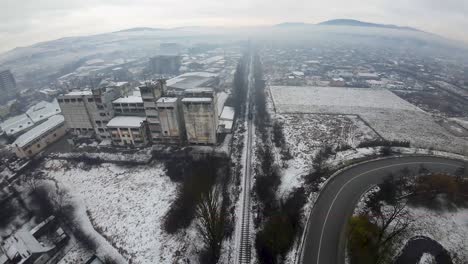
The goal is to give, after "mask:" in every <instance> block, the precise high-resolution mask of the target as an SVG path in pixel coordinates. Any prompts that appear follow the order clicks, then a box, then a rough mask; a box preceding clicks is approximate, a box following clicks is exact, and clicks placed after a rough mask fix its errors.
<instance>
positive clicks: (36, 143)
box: [11, 115, 66, 158]
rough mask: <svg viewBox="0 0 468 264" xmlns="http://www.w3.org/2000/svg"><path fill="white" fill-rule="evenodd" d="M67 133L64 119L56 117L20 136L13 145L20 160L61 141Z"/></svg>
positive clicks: (59, 116) (60, 116)
mask: <svg viewBox="0 0 468 264" xmlns="http://www.w3.org/2000/svg"><path fill="white" fill-rule="evenodd" d="M65 133H66V128H65V119H64V117H63V116H62V115H55V116H52V117H50V118H49V119H47V120H46V121H44V122H43V123H41V124H39V125H38V126H36V127H34V128H32V129H31V130H29V131H28V132H26V133H24V134H22V135H21V136H19V137H18V138H17V139H16V140H15V142H13V144H11V145H12V146H13V149H14V151H15V153H16V155H17V156H18V157H19V158H26V157H32V156H34V155H36V154H37V153H39V152H41V151H42V150H43V149H44V148H46V147H47V146H49V145H50V144H52V143H54V142H55V141H57V140H59V139H60V138H61V137H63V136H64V135H65Z"/></svg>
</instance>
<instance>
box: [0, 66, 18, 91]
mask: <svg viewBox="0 0 468 264" xmlns="http://www.w3.org/2000/svg"><path fill="white" fill-rule="evenodd" d="M14 89H16V81H15V77H13V74H12V73H11V71H10V70H4V71H0V90H2V91H11V90H14Z"/></svg>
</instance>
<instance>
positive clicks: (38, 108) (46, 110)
mask: <svg viewBox="0 0 468 264" xmlns="http://www.w3.org/2000/svg"><path fill="white" fill-rule="evenodd" d="M61 112H62V110H60V106H59V104H58V102H57V100H54V101H52V103H49V102H46V101H41V102H39V103H37V104H35V105H34V106H32V107H30V108H29V109H28V111H26V114H27V115H28V116H29V118H31V120H32V121H33V122H35V123H37V122H40V121H42V120H44V119H47V118H49V117H51V116H53V115H56V114H60V113H61Z"/></svg>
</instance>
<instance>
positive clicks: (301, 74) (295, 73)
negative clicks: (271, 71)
mask: <svg viewBox="0 0 468 264" xmlns="http://www.w3.org/2000/svg"><path fill="white" fill-rule="evenodd" d="M292 74H294V75H296V76H304V73H303V72H301V71H293V72H292Z"/></svg>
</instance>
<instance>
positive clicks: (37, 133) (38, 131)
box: [13, 115, 65, 147]
mask: <svg viewBox="0 0 468 264" xmlns="http://www.w3.org/2000/svg"><path fill="white" fill-rule="evenodd" d="M64 122H65V118H64V117H63V115H55V116H52V117H50V118H49V119H47V121H45V122H44V123H41V124H39V125H38V126H36V127H34V128H32V129H31V130H29V131H28V132H26V133H24V134H23V135H21V136H19V137H18V138H17V139H16V140H15V142H13V146H18V147H24V146H26V145H27V144H29V143H31V142H32V141H34V140H35V139H37V138H39V137H41V136H43V135H44V134H46V133H47V132H49V131H51V130H53V129H55V128H56V127H57V126H58V125H60V124H62V123H64Z"/></svg>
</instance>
